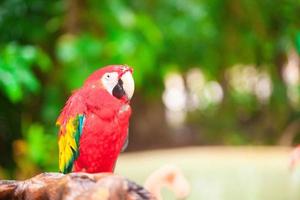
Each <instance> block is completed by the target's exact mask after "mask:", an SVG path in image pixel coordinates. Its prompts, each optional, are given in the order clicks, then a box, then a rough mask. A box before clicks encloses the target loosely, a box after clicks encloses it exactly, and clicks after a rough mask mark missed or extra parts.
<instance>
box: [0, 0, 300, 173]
mask: <svg viewBox="0 0 300 200" xmlns="http://www.w3.org/2000/svg"><path fill="white" fill-rule="evenodd" d="M299 12H300V2H299V1H294V0H282V1H276V2H274V1H271V0H265V1H259V0H226V1H223V0H201V1H200V0H199V1H198V0H187V1H180V0H175V1H171V0H151V1H150V0H147V1H139V0H126V1H125V0H124V1H121V0H116V1H109V0H105V1H98V0H84V1H81V0H73V1H72V0H44V1H40V0H3V1H2V2H1V3H0V47H1V48H0V92H1V96H0V99H2V100H3V101H5V102H6V104H3V105H2V107H0V108H1V110H0V111H1V112H0V119H1V117H2V118H5V117H6V116H8V113H10V112H11V110H10V109H9V108H18V110H19V111H20V112H21V115H20V120H21V130H20V133H19V134H18V135H19V136H18V137H17V138H19V139H20V140H21V141H23V142H24V144H25V145H24V149H25V150H24V152H25V153H24V156H25V158H26V159H27V161H28V162H26V163H27V164H26V165H27V166H18V163H19V162H18V159H19V158H18V156H17V157H16V155H19V154H18V152H14V151H12V150H11V151H9V152H11V153H8V154H5V155H7V159H8V158H9V157H13V158H14V160H15V163H16V164H17V168H18V170H19V173H20V174H22V172H23V171H24V173H23V176H24V174H28V172H26V170H27V169H32V171H34V170H36V169H40V170H55V165H56V162H57V161H56V160H57V159H56V157H57V155H56V152H57V150H56V149H55V148H56V146H55V145H56V134H55V133H56V131H57V130H56V128H55V126H54V124H55V119H56V117H57V116H58V114H59V111H60V109H61V108H62V107H63V104H64V102H65V101H66V98H67V96H68V95H69V94H70V91H71V90H73V89H75V88H78V87H80V86H81V85H82V83H83V81H84V79H85V78H86V77H87V76H88V75H89V74H90V73H92V72H93V71H94V70H96V69H98V68H99V67H101V66H105V65H108V64H119V63H124V64H128V65H130V66H133V67H134V70H135V73H134V76H135V77H134V78H135V81H136V86H137V92H136V98H137V100H136V101H137V102H139V103H137V105H143V106H141V107H145V108H147V105H148V106H150V105H153V104H150V102H161V93H162V91H163V79H164V77H165V75H166V74H167V73H169V72H170V71H178V72H180V73H182V74H185V73H186V72H187V71H188V70H189V69H191V68H194V67H196V68H200V69H201V70H202V71H203V73H204V75H205V76H206V78H207V79H208V80H216V81H218V82H219V83H221V85H222V88H223V90H224V99H223V101H222V103H221V104H220V105H218V106H210V107H208V108H207V110H205V112H203V111H199V110H198V111H195V112H192V113H190V114H189V116H188V118H187V126H190V127H193V128H195V130H196V132H197V134H198V135H199V137H198V136H197V137H196V138H198V139H196V140H194V139H192V140H193V141H194V143H193V144H195V143H196V144H200V143H204V144H276V143H277V142H278V140H279V138H280V137H281V133H282V131H283V130H284V129H285V128H286V127H288V125H289V123H291V122H293V121H294V120H295V119H297V118H298V116H299V114H300V113H299V107H296V108H295V107H293V106H291V105H290V103H289V100H288V97H287V88H286V87H287V86H286V84H285V83H284V80H283V78H282V75H281V71H282V67H283V64H284V63H285V62H286V57H287V54H288V53H289V52H290V50H291V49H292V48H295V49H296V50H297V51H298V53H299V52H300V32H299V31H300V18H299ZM235 64H251V65H254V66H255V67H257V68H259V69H263V70H265V71H266V72H267V73H268V74H269V75H270V77H271V80H272V84H273V92H272V95H271V98H270V101H269V102H268V103H267V104H264V105H261V104H259V103H258V100H257V99H256V98H255V97H254V96H253V95H251V94H247V93H238V92H236V91H234V90H232V89H231V88H230V86H229V85H228V83H227V80H226V70H227V69H228V68H229V67H231V66H232V65H235ZM298 93H299V92H298ZM155 105H156V104H155ZM137 107H138V106H137ZM141 107H139V108H137V109H136V112H144V110H143V109H141ZM145 110H146V109H145ZM11 119H13V117H11ZM3 124H6V122H5V121H4V122H3ZM148 129H149V128H148ZM5 130H6V129H3V131H2V132H0V136H1V135H2V136H1V137H0V145H1V143H4V141H9V142H10V143H11V149H12V148H13V147H14V148H15V146H13V144H14V141H15V137H14V138H13V137H11V138H10V134H12V133H10V131H5ZM7 130H9V129H7ZM133 131H134V130H133ZM6 137H7V138H10V139H8V140H6V139H3V138H6ZM186 137H188V136H186ZM18 144H19V143H17V146H18ZM21 144H23V143H21ZM166 144H168V143H166ZM152 146H153V145H152ZM154 146H155V145H154ZM17 149H18V148H17ZM21 149H22V148H21ZM133 149H134V148H133ZM0 150H1V148H0ZM1 151H4V150H1ZM6 151H7V149H6ZM3 154H4V153H3V152H1V155H3ZM23 164H24V163H23ZM23 164H22V165H23ZM0 165H2V166H5V160H2V161H1V163H0ZM4 170H5V169H4ZM27 171H30V170H27ZM13 175H15V174H13ZM20 177H22V175H20Z"/></svg>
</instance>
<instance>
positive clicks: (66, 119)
mask: <svg viewBox="0 0 300 200" xmlns="http://www.w3.org/2000/svg"><path fill="white" fill-rule="evenodd" d="M81 99H82V98H81V97H80V96H78V95H76V94H74V95H72V96H71V97H70V99H69V100H68V102H67V104H66V105H65V107H64V109H63V111H62V113H61V115H60V116H59V118H58V120H57V122H56V124H57V125H58V126H59V135H58V148H59V171H60V172H62V173H64V174H65V173H69V172H71V171H72V168H73V165H74V162H75V160H76V159H77V157H78V155H79V140H80V136H81V134H82V130H83V126H84V120H85V116H84V102H83V101H81Z"/></svg>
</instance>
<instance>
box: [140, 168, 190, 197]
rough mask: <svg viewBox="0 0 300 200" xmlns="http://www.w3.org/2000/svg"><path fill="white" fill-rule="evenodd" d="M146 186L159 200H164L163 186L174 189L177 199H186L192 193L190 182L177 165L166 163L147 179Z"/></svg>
mask: <svg viewBox="0 0 300 200" xmlns="http://www.w3.org/2000/svg"><path fill="white" fill-rule="evenodd" d="M144 187H145V188H146V189H147V190H148V191H149V192H150V193H152V195H154V196H155V197H156V199H157V200H162V197H161V193H160V190H161V189H162V188H163V187H167V188H168V189H170V190H171V191H173V192H174V193H175V196H176V198H177V199H185V198H186V197H187V196H188V195H189V193H190V184H189V183H188V181H187V179H186V178H185V176H184V175H183V173H182V172H181V170H180V169H179V167H177V166H175V165H165V166H163V167H161V168H159V169H158V170H156V171H154V172H153V173H152V174H151V175H150V176H149V177H148V178H147V180H146V181H145V184H144Z"/></svg>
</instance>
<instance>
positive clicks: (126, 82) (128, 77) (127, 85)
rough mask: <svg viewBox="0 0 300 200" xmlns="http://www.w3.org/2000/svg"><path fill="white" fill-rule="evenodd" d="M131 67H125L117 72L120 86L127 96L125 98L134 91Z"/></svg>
mask: <svg viewBox="0 0 300 200" xmlns="http://www.w3.org/2000/svg"><path fill="white" fill-rule="evenodd" d="M132 73H133V70H132V68H129V67H126V68H124V70H123V71H122V72H121V73H119V81H120V80H121V81H120V82H122V87H123V90H124V92H125V95H126V97H127V100H130V99H131V98H132V96H133V93H134V80H133V76H132Z"/></svg>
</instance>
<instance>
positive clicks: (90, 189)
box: [0, 173, 155, 200]
mask: <svg viewBox="0 0 300 200" xmlns="http://www.w3.org/2000/svg"><path fill="white" fill-rule="evenodd" d="M9 199H12V200H73V199H74V200H86V199H88V200H119V199H120V200H155V198H154V197H153V196H152V195H151V194H150V193H149V192H148V191H147V190H145V189H144V188H143V187H141V186H139V185H137V184H136V183H134V182H132V181H130V180H127V179H125V178H123V177H121V176H118V175H114V174H109V173H99V174H88V173H71V174H67V175H64V174H61V173H42V174H39V175H37V176H35V177H33V178H31V179H28V180H25V181H9V180H0V200H9Z"/></svg>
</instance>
